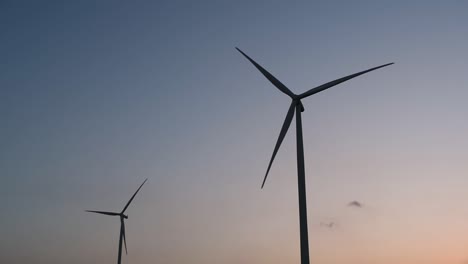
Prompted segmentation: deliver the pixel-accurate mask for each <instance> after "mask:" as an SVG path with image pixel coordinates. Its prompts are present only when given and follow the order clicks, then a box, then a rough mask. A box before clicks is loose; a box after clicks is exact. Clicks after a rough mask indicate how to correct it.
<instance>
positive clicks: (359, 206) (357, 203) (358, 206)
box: [348, 201, 364, 208]
mask: <svg viewBox="0 0 468 264" xmlns="http://www.w3.org/2000/svg"><path fill="white" fill-rule="evenodd" d="M348 206H349V207H356V208H362V207H364V205H363V204H362V203H360V202H358V201H352V202H349V203H348Z"/></svg>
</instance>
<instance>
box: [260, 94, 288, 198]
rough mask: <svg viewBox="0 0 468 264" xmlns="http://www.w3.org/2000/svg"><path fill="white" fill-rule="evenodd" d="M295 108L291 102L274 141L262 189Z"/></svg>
mask: <svg viewBox="0 0 468 264" xmlns="http://www.w3.org/2000/svg"><path fill="white" fill-rule="evenodd" d="M295 108H296V103H295V101H292V102H291V106H289V110H288V113H287V114H286V118H285V120H284V123H283V127H281V131H280V134H279V137H278V140H277V141H276V145H275V149H274V150H273V155H272V156H271V159H270V163H269V164H268V169H267V171H266V173H265V178H263V182H262V189H263V185H265V181H266V179H267V176H268V172H270V168H271V165H272V164H273V160H274V159H275V156H276V153H278V150H279V148H280V146H281V143H282V142H283V139H284V137H285V136H286V133H287V132H288V129H289V126H290V125H291V122H292V120H293V117H294V109H295Z"/></svg>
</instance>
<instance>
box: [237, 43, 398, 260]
mask: <svg viewBox="0 0 468 264" xmlns="http://www.w3.org/2000/svg"><path fill="white" fill-rule="evenodd" d="M236 49H237V50H238V51H239V52H240V53H241V54H242V55H244V57H245V58H247V60H249V61H250V62H251V63H252V64H253V65H254V66H255V67H256V68H257V69H258V70H259V71H260V72H261V73H262V74H263V75H264V76H265V77H266V78H267V79H268V80H269V81H270V82H271V83H272V84H273V85H274V86H275V87H276V88H278V89H279V90H280V91H281V92H283V93H285V94H286V95H288V96H289V97H290V98H291V99H292V102H291V105H290V106H289V110H288V113H287V114H286V119H285V120H284V123H283V126H282V128H281V131H280V134H279V137H278V140H277V142H276V145H275V148H274V150H273V155H272V156H271V159H270V163H269V164H268V168H267V171H266V173H265V177H264V178H263V182H262V189H263V186H264V185H265V181H266V179H267V176H268V172H269V171H270V168H271V165H272V164H273V160H274V159H275V156H276V153H277V152H278V150H279V148H280V146H281V143H282V142H283V139H284V137H285V136H286V133H287V132H288V129H289V126H290V125H291V122H292V120H293V117H294V113H296V145H297V177H298V194H299V226H300V244H301V263H302V264H309V238H308V231H307V205H306V200H307V199H306V184H305V168H304V143H303V139H302V119H301V113H302V112H304V106H303V105H302V102H301V100H302V99H304V98H306V97H308V96H311V95H313V94H316V93H319V92H321V91H323V90H326V89H328V88H331V87H333V86H335V85H338V84H340V83H342V82H345V81H348V80H350V79H352V78H355V77H357V76H359V75H362V74H365V73H368V72H370V71H374V70H377V69H379V68H383V67H385V66H389V65H392V64H393V63H388V64H384V65H381V66H377V67H374V68H371V69H368V70H365V71H361V72H358V73H355V74H351V75H348V76H345V77H343V78H340V79H336V80H334V81H331V82H328V83H325V84H322V85H320V86H317V87H315V88H312V89H310V90H309V91H307V92H305V93H302V94H299V95H297V94H295V93H293V92H291V90H289V89H288V88H287V87H286V86H285V85H284V84H282V83H281V82H280V81H279V80H278V79H276V78H275V77H274V76H273V75H272V74H271V73H269V72H268V71H267V70H265V69H264V68H263V67H262V66H260V65H259V64H258V63H257V62H255V61H254V60H253V59H251V58H250V57H249V56H247V54H245V53H244V52H243V51H242V50H240V49H239V48H236Z"/></svg>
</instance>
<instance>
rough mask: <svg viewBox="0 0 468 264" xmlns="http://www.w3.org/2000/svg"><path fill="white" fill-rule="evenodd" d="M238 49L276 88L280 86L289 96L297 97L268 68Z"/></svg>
mask: <svg viewBox="0 0 468 264" xmlns="http://www.w3.org/2000/svg"><path fill="white" fill-rule="evenodd" d="M236 49H237V50H238V51H239V52H240V53H241V54H242V55H244V57H246V58H247V59H248V60H249V61H250V62H251V63H252V64H253V65H254V66H255V67H256V68H257V69H258V70H259V71H260V72H261V73H262V74H263V76H265V77H266V78H267V79H268V80H269V81H270V82H271V83H272V84H273V85H274V86H276V88H278V89H279V90H280V91H282V92H283V93H285V94H287V95H289V97H291V98H292V99H294V98H295V97H296V95H295V94H294V93H293V92H291V90H289V89H288V87H286V86H285V85H284V84H282V83H281V82H280V81H279V80H278V79H276V78H275V76H273V75H272V74H271V73H269V72H268V71H267V70H265V69H264V68H263V67H262V66H260V64H258V63H257V62H255V61H254V60H253V59H252V58H250V57H249V56H247V54H245V53H244V52H243V51H242V50H240V49H239V48H237V47H236Z"/></svg>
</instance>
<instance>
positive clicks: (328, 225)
mask: <svg viewBox="0 0 468 264" xmlns="http://www.w3.org/2000/svg"><path fill="white" fill-rule="evenodd" d="M320 226H321V227H325V228H329V229H332V228H334V227H335V226H336V224H335V222H329V223H325V222H320Z"/></svg>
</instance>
